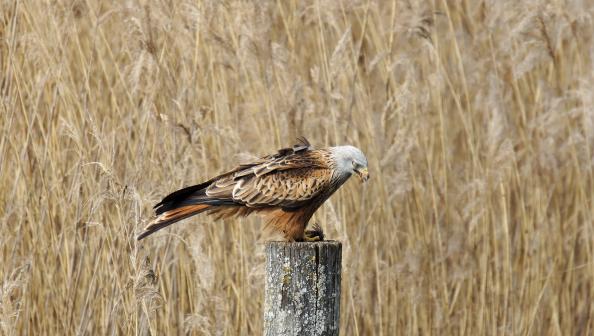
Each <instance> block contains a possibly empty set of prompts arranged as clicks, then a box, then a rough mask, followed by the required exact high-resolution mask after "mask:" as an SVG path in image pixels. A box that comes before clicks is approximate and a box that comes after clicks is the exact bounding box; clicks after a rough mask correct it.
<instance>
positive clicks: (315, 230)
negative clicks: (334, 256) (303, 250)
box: [303, 223, 324, 242]
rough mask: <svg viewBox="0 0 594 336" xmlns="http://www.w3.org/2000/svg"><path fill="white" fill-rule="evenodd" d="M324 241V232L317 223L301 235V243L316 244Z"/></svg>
mask: <svg viewBox="0 0 594 336" xmlns="http://www.w3.org/2000/svg"><path fill="white" fill-rule="evenodd" d="M323 240H324V231H322V228H321V227H320V225H319V224H318V223H315V224H313V225H312V226H311V230H306V231H305V234H304V235H303V241H306V242H316V241H323Z"/></svg>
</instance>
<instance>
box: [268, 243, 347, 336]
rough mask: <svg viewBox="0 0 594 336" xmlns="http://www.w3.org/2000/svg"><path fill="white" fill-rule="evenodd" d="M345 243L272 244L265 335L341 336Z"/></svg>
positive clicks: (269, 257) (269, 250)
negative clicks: (342, 273) (342, 270)
mask: <svg viewBox="0 0 594 336" xmlns="http://www.w3.org/2000/svg"><path fill="white" fill-rule="evenodd" d="M341 262H342V244H341V243H340V242H337V241H323V242H313V243H291V242H268V243H266V293H265V303H264V306H265V308H264V335H266V336H273V335H275V336H276V335H338V334H339V322H340V279H341V274H340V273H341Z"/></svg>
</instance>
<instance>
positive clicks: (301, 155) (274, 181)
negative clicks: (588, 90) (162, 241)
mask: <svg viewBox="0 0 594 336" xmlns="http://www.w3.org/2000/svg"><path fill="white" fill-rule="evenodd" d="M353 174H357V175H358V176H359V177H360V178H361V180H362V181H367V179H368V178H369V173H368V171H367V158H366V157H365V155H364V154H363V152H361V150H359V149H358V148H356V147H353V146H337V147H329V148H324V149H314V148H313V147H312V146H311V145H310V143H309V142H308V141H307V139H305V138H300V139H299V143H298V144H296V145H295V146H293V147H292V148H283V149H280V150H279V151H278V153H276V154H273V155H268V156H265V157H263V158H260V159H258V160H256V161H254V162H252V163H248V164H241V165H240V166H239V167H237V168H236V169H234V170H232V171H230V172H227V173H224V174H222V175H219V176H217V177H215V178H212V179H210V180H208V181H206V182H204V183H201V184H198V185H195V186H191V187H187V188H184V189H181V190H178V191H175V192H173V193H171V194H169V195H168V196H167V197H165V198H164V199H163V200H162V201H161V202H159V203H158V204H157V205H155V207H154V208H155V213H156V215H157V217H156V218H155V219H154V220H153V221H152V222H151V223H149V225H148V226H147V227H146V228H145V229H144V232H142V233H141V234H140V235H139V236H138V238H137V239H138V240H140V239H142V238H144V237H146V236H148V235H150V234H152V233H153V232H156V231H158V230H160V229H162V228H164V227H166V226H169V225H171V224H173V223H175V222H177V221H180V220H182V219H184V218H188V217H190V216H194V215H197V214H199V213H202V212H206V213H207V214H209V215H215V216H217V219H219V218H226V217H230V216H247V215H249V214H251V213H258V214H261V215H264V216H265V217H266V218H267V220H268V222H267V224H268V225H269V226H270V227H271V228H272V229H273V230H274V231H277V232H279V233H282V234H283V235H284V237H285V238H286V239H287V240H289V241H304V240H321V239H323V234H322V232H321V230H319V229H318V230H314V231H305V228H306V227H307V222H308V221H309V219H310V218H311V216H312V215H313V214H314V212H315V211H316V210H317V209H318V208H319V207H320V205H322V203H324V202H325V201H326V200H327V199H328V198H329V197H330V196H331V195H332V194H333V193H334V192H335V191H336V190H337V189H338V188H339V187H340V186H341V185H342V184H343V183H345V182H346V180H348V179H349V177H351V175H353Z"/></svg>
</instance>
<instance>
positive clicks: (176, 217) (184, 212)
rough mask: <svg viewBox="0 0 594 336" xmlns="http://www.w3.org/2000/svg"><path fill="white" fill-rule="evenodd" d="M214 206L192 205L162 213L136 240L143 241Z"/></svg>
mask: <svg viewBox="0 0 594 336" xmlns="http://www.w3.org/2000/svg"><path fill="white" fill-rule="evenodd" d="M211 207H212V205H209V204H192V205H184V206H181V207H179V208H175V209H171V210H168V211H164V212H162V213H161V214H160V215H159V216H158V217H157V218H155V220H153V221H152V222H151V223H149V225H147V227H146V228H144V231H143V232H142V233H141V234H139V235H138V237H136V239H138V240H141V239H143V238H144V237H146V236H148V235H150V234H152V233H154V232H157V231H159V230H161V229H162V228H165V227H167V226H169V225H171V224H173V223H175V222H178V221H180V220H182V219H184V218H188V217H190V216H194V215H197V214H199V213H201V212H204V211H206V210H209V208H211Z"/></svg>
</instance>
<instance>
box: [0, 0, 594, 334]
mask: <svg viewBox="0 0 594 336" xmlns="http://www.w3.org/2000/svg"><path fill="white" fill-rule="evenodd" d="M593 12H594V7H592V6H591V3H590V2H589V1H571V0H567V1H524V2H516V1H468V0H460V1H445V0H444V1H437V0H435V1H415V0H410V1H401V0H394V1H322V0H318V1H260V2H245V1H222V2H220V1H200V0H196V1H152V0H145V1H141V0H130V1H118V2H113V3H112V2H109V1H85V0H80V1H79V0H75V1H65V0H58V1H19V0H4V1H0V97H1V101H0V259H1V260H2V262H1V263H0V330H1V331H2V332H1V334H6V335H21V334H28V335H39V334H92V335H93V334H139V333H147V332H150V333H151V334H158V335H173V334H184V333H186V334H194V335H251V334H260V333H261V331H262V326H263V324H262V309H263V290H264V277H263V276H264V274H263V272H264V253H263V251H264V244H263V243H264V237H263V235H262V234H261V229H262V225H261V221H260V219H259V218H256V217H255V218H248V219H243V220H226V221H221V222H213V221H212V219H211V218H208V217H205V216H199V217H195V218H192V219H189V220H186V221H184V222H182V223H179V224H177V225H174V226H172V227H171V228H170V229H167V230H163V231H160V232H159V233H158V234H156V235H154V236H151V237H150V238H147V239H146V240H143V241H142V242H140V243H139V242H137V241H135V239H134V236H135V234H136V233H137V232H139V230H140V229H141V228H142V227H143V226H144V225H145V224H146V222H147V221H148V220H150V219H151V217H152V214H153V213H152V209H151V207H152V205H154V204H155V203H156V202H158V201H159V200H160V199H161V198H162V197H163V196H165V195H166V194H167V193H169V192H171V191H173V190H175V189H177V188H181V187H184V186H187V185H191V184H196V183H198V182H201V181H203V180H205V179H207V178H209V177H211V176H213V175H215V174H218V173H220V172H223V171H225V170H226V169H230V168H233V167H234V166H235V164H236V163H238V162H240V161H242V160H244V159H246V158H248V159H249V158H251V157H254V156H262V155H266V154H269V153H272V152H274V151H275V150H276V149H278V148H280V147H285V146H290V145H292V144H293V143H294V142H295V139H296V137H297V136H305V137H307V138H308V139H309V140H310V141H311V142H312V144H313V145H314V146H317V147H325V146H332V145H340V144H351V145H354V146H357V147H359V148H361V149H362V150H363V151H364V152H365V153H366V154H367V157H368V159H369V169H370V173H371V177H372V178H371V180H370V181H369V183H368V184H367V185H361V184H360V183H358V181H356V180H355V179H353V180H352V181H350V182H348V183H347V184H346V185H345V187H343V188H342V189H341V190H339V192H338V193H337V194H335V195H334V196H333V197H332V198H331V199H330V200H329V201H328V202H326V204H325V205H324V206H323V207H322V208H321V209H320V210H319V211H318V212H317V214H316V215H315V217H314V218H313V221H312V222H315V223H319V224H320V225H321V226H322V227H323V229H324V230H325V233H326V236H327V237H328V238H330V239H337V240H340V241H342V243H343V278H342V307H341V331H342V334H344V335H398V334H401V335H404V334H408V335H414V334H419V335H430V334H434V335H448V334H455V335H485V334H511V335H572V334H574V335H586V334H591V333H592V332H593V328H594V320H593V314H594V311H593V309H594V300H593V294H594V293H593V289H594V263H593V257H594V232H593V230H594V228H593V221H592V219H593V211H594V197H593V195H592V191H593V190H594V181H593V163H594V159H593V152H592V151H593V148H594V93H593V92H594V71H593V70H592V56H593V53H594V45H593V43H592V36H593V32H594V22H593V14H594V13H593Z"/></svg>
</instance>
